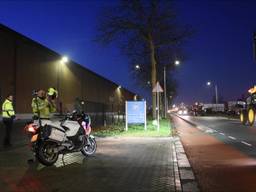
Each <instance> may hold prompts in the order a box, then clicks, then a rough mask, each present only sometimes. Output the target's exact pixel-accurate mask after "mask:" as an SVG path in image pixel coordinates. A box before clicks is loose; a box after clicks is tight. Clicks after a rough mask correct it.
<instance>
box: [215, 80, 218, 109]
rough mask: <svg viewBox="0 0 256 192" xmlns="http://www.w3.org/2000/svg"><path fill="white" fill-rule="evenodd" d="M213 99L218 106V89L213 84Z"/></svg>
mask: <svg viewBox="0 0 256 192" xmlns="http://www.w3.org/2000/svg"><path fill="white" fill-rule="evenodd" d="M215 99H216V104H218V87H217V85H216V84H215Z"/></svg>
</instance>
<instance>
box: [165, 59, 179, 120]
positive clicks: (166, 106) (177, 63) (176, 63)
mask: <svg viewBox="0 0 256 192" xmlns="http://www.w3.org/2000/svg"><path fill="white" fill-rule="evenodd" d="M174 64H175V65H176V66H178V65H180V61H179V60H175V61H174ZM167 108H168V100H167V97H166V67H165V66H164V117H165V118H166V114H167Z"/></svg>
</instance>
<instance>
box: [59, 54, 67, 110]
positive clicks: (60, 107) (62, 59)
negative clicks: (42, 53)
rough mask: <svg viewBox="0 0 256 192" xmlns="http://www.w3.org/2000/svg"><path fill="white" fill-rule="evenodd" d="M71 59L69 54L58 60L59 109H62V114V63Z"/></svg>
mask: <svg viewBox="0 0 256 192" xmlns="http://www.w3.org/2000/svg"><path fill="white" fill-rule="evenodd" d="M68 61H69V59H68V57H67V56H63V57H62V58H61V60H60V61H59V62H58V64H57V65H58V71H57V90H58V95H59V96H58V102H59V109H60V114H62V102H61V101H60V100H59V98H60V94H61V91H60V75H61V67H62V65H64V64H66V63H67V62H68Z"/></svg>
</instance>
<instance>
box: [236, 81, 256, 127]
mask: <svg viewBox="0 0 256 192" xmlns="http://www.w3.org/2000/svg"><path fill="white" fill-rule="evenodd" d="M248 92H249V96H248V97H247V98H246V101H243V102H242V101H239V102H238V106H239V107H240V108H241V110H240V121H241V123H242V124H244V125H246V124H247V123H248V124H249V125H250V126H253V125H254V122H255V114H256V86H254V87H253V88H251V89H249V90H248Z"/></svg>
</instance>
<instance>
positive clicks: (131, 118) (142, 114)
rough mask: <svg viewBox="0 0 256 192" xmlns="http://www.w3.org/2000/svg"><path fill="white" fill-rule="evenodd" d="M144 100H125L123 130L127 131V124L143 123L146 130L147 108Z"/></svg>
mask: <svg viewBox="0 0 256 192" xmlns="http://www.w3.org/2000/svg"><path fill="white" fill-rule="evenodd" d="M146 106H147V105H146V101H126V102H125V115H126V118H125V119H126V121H125V131H128V124H129V123H130V124H142V123H144V130H147V108H146Z"/></svg>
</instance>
